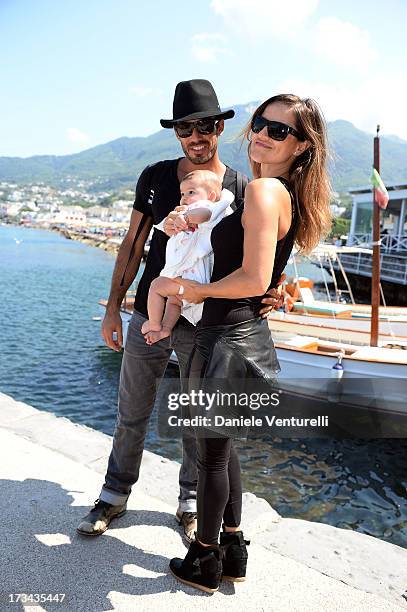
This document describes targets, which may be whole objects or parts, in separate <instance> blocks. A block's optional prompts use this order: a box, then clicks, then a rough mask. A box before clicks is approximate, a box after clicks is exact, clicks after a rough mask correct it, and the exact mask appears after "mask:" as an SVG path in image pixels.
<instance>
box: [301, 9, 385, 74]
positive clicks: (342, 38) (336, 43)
mask: <svg viewBox="0 0 407 612" xmlns="http://www.w3.org/2000/svg"><path fill="white" fill-rule="evenodd" d="M311 47H312V48H313V50H314V51H315V52H316V53H318V54H319V55H321V56H322V57H323V58H324V59H326V60H327V61H329V62H334V63H335V64H337V65H339V66H346V67H349V66H351V67H353V68H359V69H367V68H368V67H369V65H370V64H371V63H372V62H373V61H374V60H375V59H376V57H377V52H376V51H375V50H374V49H373V47H372V46H371V43H370V35H369V32H367V31H366V30H362V29H361V28H359V27H358V26H356V25H354V24H353V23H350V22H348V21H342V20H341V19H338V18H337V17H323V18H322V19H320V20H319V21H318V23H317V24H316V26H315V28H314V31H313V33H312V42H311Z"/></svg>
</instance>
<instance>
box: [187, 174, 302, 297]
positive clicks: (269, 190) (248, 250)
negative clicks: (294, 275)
mask: <svg viewBox="0 0 407 612" xmlns="http://www.w3.org/2000/svg"><path fill="white" fill-rule="evenodd" d="M287 211H291V202H290V196H289V194H288V192H287V190H286V189H285V188H284V187H283V186H282V185H281V183H280V181H277V180H273V179H257V180H255V181H252V182H251V183H249V185H248V186H247V188H246V192H245V211H244V213H243V216H242V223H243V226H244V254H243V262H242V266H241V268H239V269H238V270H236V271H235V272H232V273H231V274H229V275H228V276H226V277H225V278H222V279H221V280H219V281H216V282H214V283H209V284H205V285H200V284H199V283H194V281H185V280H183V279H182V280H179V281H178V282H179V283H180V284H182V285H183V286H184V293H183V294H182V297H183V299H185V300H187V301H188V302H192V303H193V302H195V301H197V302H200V301H202V300H203V299H205V298H206V297H213V298H229V299H235V298H244V297H253V296H257V295H263V294H264V293H265V291H267V289H268V286H269V284H270V279H271V277H272V273H273V266H274V256H275V250H276V243H277V236H278V228H279V222H280V215H281V214H283V215H285V214H286V212H287Z"/></svg>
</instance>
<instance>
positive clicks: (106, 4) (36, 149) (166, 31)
mask: <svg viewBox="0 0 407 612" xmlns="http://www.w3.org/2000/svg"><path fill="white" fill-rule="evenodd" d="M406 23H407V1H406V0H386V2H383V1H382V0H370V1H369V0H195V2H191V0H188V1H186V0H177V2H168V1H166V0H149V1H148V2H147V1H143V0H63V1H58V0H0V156H13V157H14V156H17V157H28V156H31V155H44V154H52V155H66V154H72V153H77V152H79V151H82V150H84V149H88V148H91V147H93V146H96V145H98V144H102V143H104V142H108V141H110V140H114V139H116V138H120V137H122V136H130V137H132V136H147V135H149V134H152V133H154V132H156V131H157V130H159V129H161V128H160V124H159V119H160V118H171V116H172V99H173V95H174V89H175V85H176V84H177V82H179V81H183V80H187V79H193V78H205V79H209V80H210V81H211V82H212V83H213V85H214V87H215V89H216V92H217V94H218V97H219V101H220V104H221V106H222V107H223V108H226V107H233V105H234V104H246V103H248V102H251V101H254V100H262V99H266V98H268V97H270V96H272V95H274V94H276V93H283V92H285V93H288V92H290V93H295V94H298V95H300V96H311V97H314V98H315V99H316V100H317V101H318V102H319V104H320V106H321V107H322V109H323V112H324V114H325V117H326V119H327V120H328V121H332V120H335V119H346V120H348V121H351V122H352V123H353V124H354V125H356V126H357V127H358V128H360V129H362V130H365V131H367V132H371V133H373V132H374V131H375V128H376V124H377V123H380V125H381V126H382V133H385V134H395V135H397V136H399V137H400V138H404V139H407V113H406V112H405V100H406V99H407V42H406V40H407V37H406V36H405V27H406Z"/></svg>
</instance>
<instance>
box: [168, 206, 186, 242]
mask: <svg viewBox="0 0 407 612" xmlns="http://www.w3.org/2000/svg"><path fill="white" fill-rule="evenodd" d="M187 210H188V206H177V207H176V208H175V209H174V210H173V211H172V212H170V214H169V215H168V217H167V218H166V220H165V221H164V232H165V233H166V234H167V236H170V237H171V236H175V234H178V232H180V231H183V230H178V229H177V228H176V227H175V219H177V218H178V217H179V216H180V213H184V212H186V211H187ZM184 221H185V220H184ZM185 226H186V227H187V224H186V223H185Z"/></svg>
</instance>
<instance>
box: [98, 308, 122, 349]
mask: <svg viewBox="0 0 407 612" xmlns="http://www.w3.org/2000/svg"><path fill="white" fill-rule="evenodd" d="M102 336H103V339H104V341H105V343H106V346H108V347H109V348H111V349H113V350H114V351H116V352H117V353H119V352H120V351H121V349H122V346H123V328H122V319H121V316H120V311H119V310H113V311H112V310H106V314H105V317H104V319H103V322H102ZM114 336H116V338H115V337H114Z"/></svg>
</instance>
